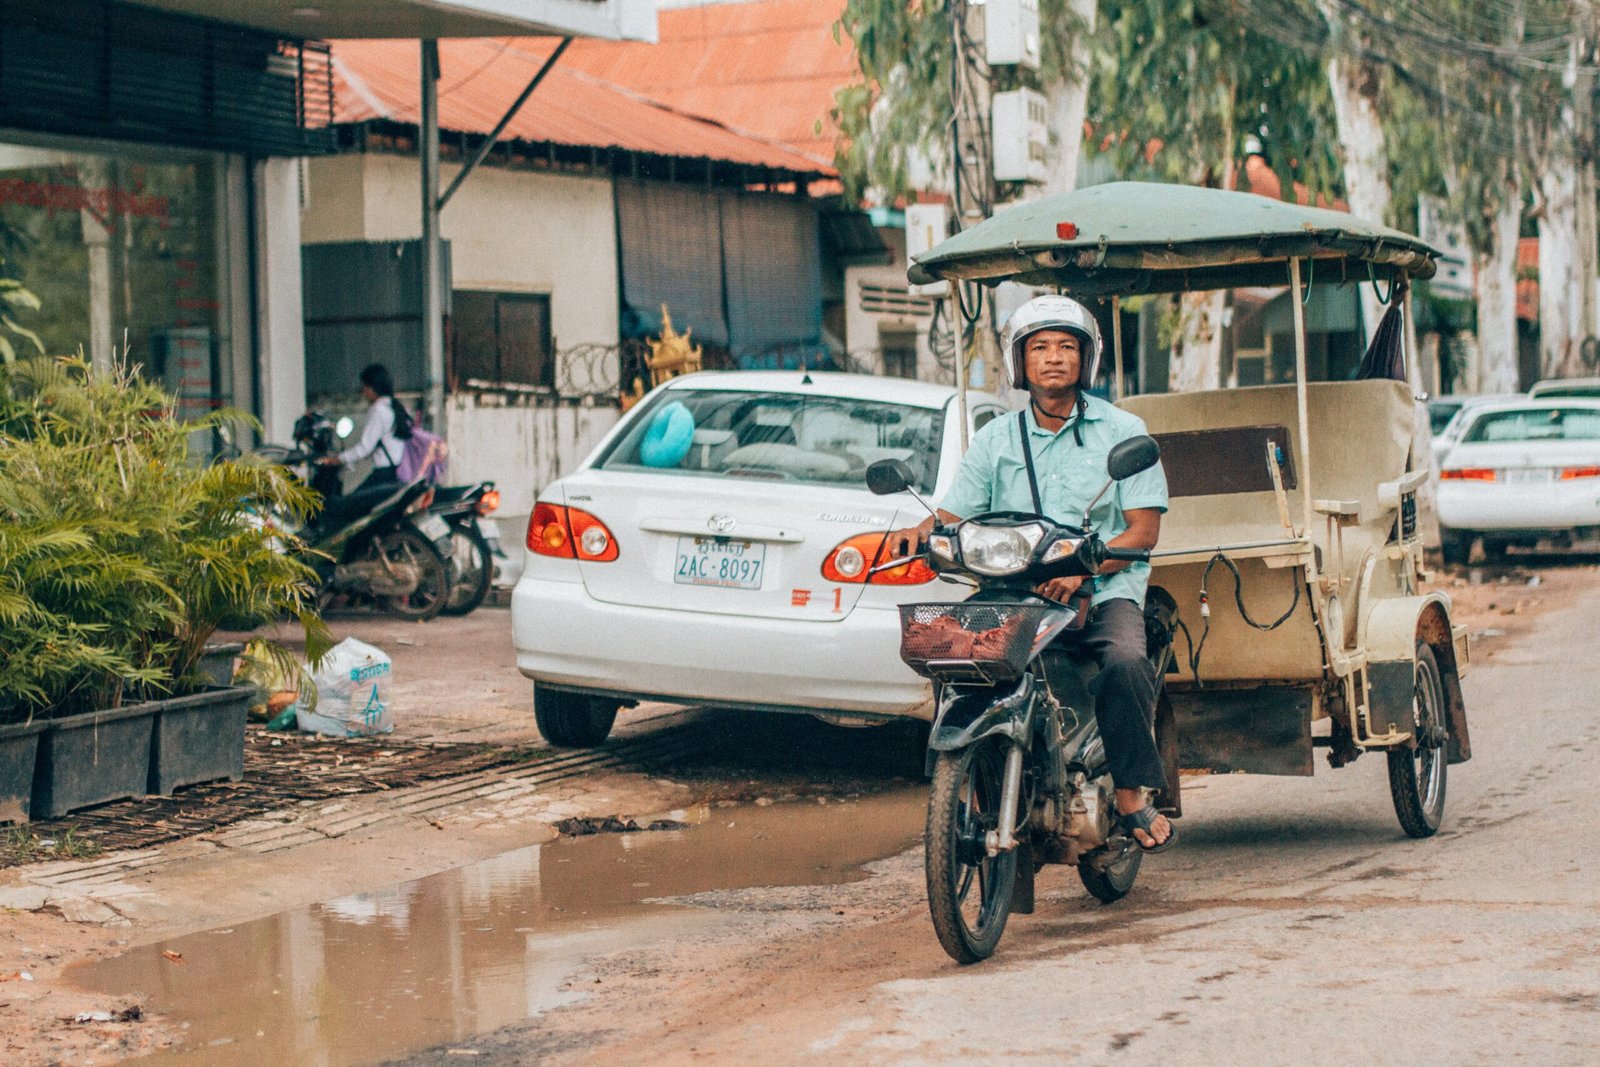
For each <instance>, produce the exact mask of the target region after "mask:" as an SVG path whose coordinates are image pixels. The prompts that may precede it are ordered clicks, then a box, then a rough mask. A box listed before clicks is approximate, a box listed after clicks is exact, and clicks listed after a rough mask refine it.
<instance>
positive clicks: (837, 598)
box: [833, 586, 844, 615]
mask: <svg viewBox="0 0 1600 1067" xmlns="http://www.w3.org/2000/svg"><path fill="white" fill-rule="evenodd" d="M833 613H834V614H835V615H840V614H843V613H844V590H843V589H840V588H839V587H838V586H834V587H833Z"/></svg>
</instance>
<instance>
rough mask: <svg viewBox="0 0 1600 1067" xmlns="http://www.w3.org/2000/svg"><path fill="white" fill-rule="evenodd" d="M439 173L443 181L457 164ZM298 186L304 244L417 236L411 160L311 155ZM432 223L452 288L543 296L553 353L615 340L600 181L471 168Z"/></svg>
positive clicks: (610, 235)
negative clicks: (445, 247)
mask: <svg viewBox="0 0 1600 1067" xmlns="http://www.w3.org/2000/svg"><path fill="white" fill-rule="evenodd" d="M440 169H441V172H442V177H441V179H440V181H441V184H442V185H444V186H446V187H448V186H449V184H450V182H451V181H453V180H454V178H455V175H456V173H457V171H458V170H459V169H460V168H459V167H456V166H453V165H449V164H446V165H444V166H443V167H441V168H440ZM307 186H308V192H307V203H306V210H305V215H304V219H303V223H302V239H303V240H304V241H305V242H306V243H307V244H312V243H317V242H323V241H405V240H414V239H416V238H418V237H421V236H422V219H421V209H420V207H419V204H420V203H421V199H422V193H421V177H420V174H419V172H418V167H417V161H416V160H415V159H412V158H409V157H406V156H388V155H375V154H369V155H344V156H332V157H328V158H324V159H312V160H309V161H308V163H307ZM439 225H440V232H441V233H442V235H443V236H444V239H445V240H447V241H449V242H450V260H451V263H450V270H451V275H452V278H451V284H452V285H453V287H454V288H457V289H495V290H501V291H504V292H522V293H548V294H550V314H551V330H552V331H553V333H554V334H555V344H556V348H557V349H558V350H559V349H563V348H571V347H573V346H574V345H580V344H604V345H614V344H616V343H617V331H618V317H619V314H620V305H621V300H620V297H619V295H618V288H617V286H618V278H619V272H618V270H617V229H616V208H615V206H614V203H613V197H612V187H611V180H610V179H609V178H590V177H584V176H575V175H567V174H546V173H541V172H538V171H524V170H507V169H505V168H502V167H488V166H485V167H479V168H478V169H477V170H476V171H475V172H473V174H472V175H471V177H469V178H468V179H467V180H466V182H465V183H463V184H462V186H461V188H460V189H459V190H457V192H456V194H455V196H454V197H453V198H452V199H451V200H450V203H449V204H447V205H446V206H445V209H444V212H443V213H442V215H441V216H440V220H439Z"/></svg>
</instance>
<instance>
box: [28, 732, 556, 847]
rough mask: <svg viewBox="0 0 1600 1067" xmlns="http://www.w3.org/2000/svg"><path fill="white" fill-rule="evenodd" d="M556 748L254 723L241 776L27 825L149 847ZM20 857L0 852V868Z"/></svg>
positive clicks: (545, 755)
mask: <svg viewBox="0 0 1600 1067" xmlns="http://www.w3.org/2000/svg"><path fill="white" fill-rule="evenodd" d="M557 755H559V754H558V753H555V752H551V751H550V750H548V749H541V748H505V747H502V746H498V745H487V744H474V743H443V744H418V743H414V742H406V741H396V740H394V739H393V738H386V737H382V738H324V737H319V736H317V735H315V734H300V733H270V732H268V731H267V730H266V729H265V728H264V727H262V726H261V725H259V724H256V723H252V724H250V726H249V727H248V729H247V731H246V733H245V745H244V779H243V780H242V781H238V782H212V783H208V784H205V785H196V786H190V787H189V788H187V789H181V790H179V791H178V792H177V793H175V794H173V795H172V796H170V797H159V796H147V797H135V798H133V799H130V800H119V801H115V802H113V803H110V804H102V805H100V806H99V807H95V808H90V809H88V810H85V811H79V812H74V813H72V814H71V815H67V816H63V817H62V818H59V819H49V820H40V821H36V822H32V823H29V824H27V827H26V828H27V830H28V831H29V832H31V833H32V834H33V836H34V837H36V838H50V837H56V836H58V835H60V834H62V833H65V832H66V830H68V829H69V828H70V829H71V830H72V831H73V835H74V836H75V837H76V838H77V839H78V840H80V841H83V842H86V843H88V844H90V845H92V846H94V847H97V848H99V849H100V850H102V851H107V852H112V851H121V850H124V849H139V848H148V847H150V846H152V845H160V844H165V843H166V842H168V841H176V840H178V839H180V838H185V837H193V836H194V835H196V834H205V833H210V832H212V831H215V830H218V829H220V828H222V827H226V826H231V825H233V824H234V823H238V822H242V821H244V820H246V819H251V818H255V817H258V816H261V815H265V814H267V813H268V812H273V811H280V810H282V809H283V808H286V807H293V806H295V805H299V804H302V803H311V802H316V801H320V800H329V799H332V798H335V797H342V796H351V795H354V794H357V793H372V792H377V791H379V790H385V789H404V788H406V787H408V786H415V785H420V784H422V783H424V782H431V781H437V780H438V779H441V778H455V777H460V776H462V775H469V774H474V773H476V772H479V771H485V770H489V769H491V768H495V767H505V766H508V765H511V764H530V765H536V764H537V763H538V762H540V761H543V760H546V759H551V758H554V757H556V756H557ZM17 862H18V861H17V860H16V859H15V858H11V857H8V856H7V855H6V854H5V853H0V867H6V866H12V865H15V864H16V863H17Z"/></svg>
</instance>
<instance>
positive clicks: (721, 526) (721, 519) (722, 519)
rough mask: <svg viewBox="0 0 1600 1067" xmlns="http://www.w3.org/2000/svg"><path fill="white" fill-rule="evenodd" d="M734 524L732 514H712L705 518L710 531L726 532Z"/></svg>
mask: <svg viewBox="0 0 1600 1067" xmlns="http://www.w3.org/2000/svg"><path fill="white" fill-rule="evenodd" d="M734 525H735V524H734V521H733V516H732V515H713V516H711V517H710V518H709V519H707V520H706V527H707V529H709V530H710V531H711V532H712V533H719V534H720V533H727V532H728V531H729V530H731V529H733V527H734Z"/></svg>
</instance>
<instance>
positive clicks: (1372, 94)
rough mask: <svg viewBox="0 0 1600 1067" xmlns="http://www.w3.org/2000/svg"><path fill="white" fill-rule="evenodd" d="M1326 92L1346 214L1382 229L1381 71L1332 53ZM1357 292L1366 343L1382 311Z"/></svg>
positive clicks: (1385, 199)
mask: <svg viewBox="0 0 1600 1067" xmlns="http://www.w3.org/2000/svg"><path fill="white" fill-rule="evenodd" d="M1324 6H1326V5H1324ZM1325 14H1326V12H1325ZM1328 87H1329V89H1330V90H1332V93H1333V111H1334V119H1335V121H1336V122H1337V124H1338V127H1339V148H1340V152H1341V155H1342V156H1343V161H1344V186H1345V193H1346V195H1347V197H1348V198H1349V201H1350V213H1351V214H1352V215H1355V216H1356V217H1357V218H1361V219H1366V220H1367V221H1369V222H1376V223H1378V224H1379V225H1386V224H1387V223H1388V221H1389V218H1388V216H1389V201H1390V198H1391V192H1390V189H1389V152H1388V146H1387V144H1386V142H1385V141H1384V136H1383V120H1382V118H1381V117H1380V116H1379V114H1378V96H1379V94H1380V93H1381V92H1382V91H1383V71H1382V70H1381V69H1380V68H1379V67H1378V66H1377V65H1376V64H1375V63H1371V62H1363V61H1361V60H1357V59H1351V58H1349V57H1347V56H1343V55H1338V54H1335V55H1334V57H1333V58H1332V59H1330V60H1328ZM1360 292H1361V320H1362V325H1363V327H1365V329H1366V336H1367V339H1368V340H1369V341H1370V340H1371V339H1372V334H1373V332H1374V331H1375V330H1377V328H1378V321H1379V320H1380V319H1381V318H1382V317H1383V311H1384V308H1383V305H1382V304H1380V303H1379V302H1378V297H1377V294H1376V293H1374V292H1373V291H1372V287H1371V286H1370V285H1365V286H1362V287H1361V289H1360Z"/></svg>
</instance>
